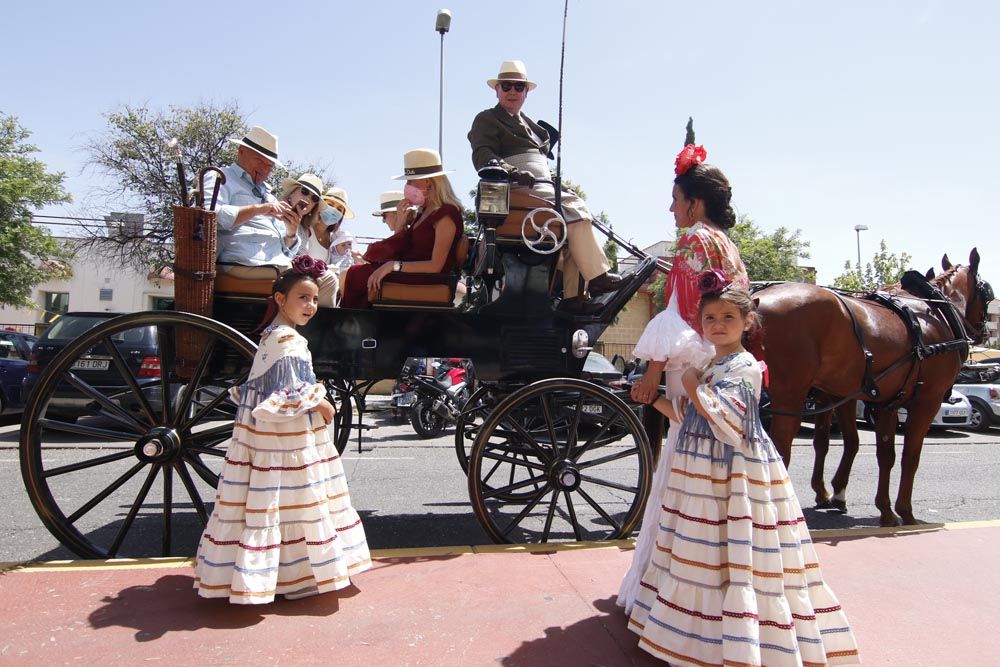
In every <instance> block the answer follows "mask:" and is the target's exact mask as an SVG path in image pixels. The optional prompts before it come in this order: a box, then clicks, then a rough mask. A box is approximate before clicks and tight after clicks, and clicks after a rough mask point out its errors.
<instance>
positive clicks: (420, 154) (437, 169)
mask: <svg viewBox="0 0 1000 667" xmlns="http://www.w3.org/2000/svg"><path fill="white" fill-rule="evenodd" d="M453 173H455V172H454V170H452V171H445V170H444V167H442V166H441V154H440V153H438V152H437V151H436V150H434V149H432V148H416V149H414V150H412V151H406V153H404V154H403V173H402V174H400V175H399V176H393V177H392V178H393V180H396V181H403V180H406V181H412V180H414V179H417V178H432V177H434V176H441V175H443V174H453Z"/></svg>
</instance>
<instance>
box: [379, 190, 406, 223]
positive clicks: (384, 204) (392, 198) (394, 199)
mask: <svg viewBox="0 0 1000 667" xmlns="http://www.w3.org/2000/svg"><path fill="white" fill-rule="evenodd" d="M401 201H403V191H402V190H386V191H385V192H383V193H382V194H380V195H379V196H378V205H379V206H380V207H381V210H378V211H375V212H374V213H372V215H374V216H375V217H381V216H383V215H385V214H386V213H395V212H396V206H398V205H399V202H401Z"/></svg>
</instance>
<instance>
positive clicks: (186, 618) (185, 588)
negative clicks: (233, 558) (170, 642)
mask: <svg viewBox="0 0 1000 667" xmlns="http://www.w3.org/2000/svg"><path fill="white" fill-rule="evenodd" d="M359 592H360V591H359V590H358V589H357V588H356V587H355V586H354V584H351V585H350V586H349V587H347V588H345V589H343V590H340V591H336V592H333V593H325V594H323V595H316V596H313V597H310V598H305V599H302V600H285V599H284V598H281V597H280V596H279V597H278V598H277V599H276V600H275V601H274V602H272V603H270V604H264V605H237V604H230V603H229V601H228V600H226V599H218V600H206V599H201V598H199V597H198V594H197V593H196V592H195V590H194V578H193V577H192V576H191V575H187V574H168V575H164V576H162V577H160V578H159V579H157V580H156V582H155V583H153V584H152V585H151V586H129V587H128V588H125V589H123V590H121V591H119V592H118V594H117V595H115V596H114V597H110V596H109V597H105V598H104V599H103V600H102V602H103V603H104V604H103V606H101V607H99V608H98V609H95V610H94V611H93V612H91V614H90V615H89V616H88V618H87V620H88V621H89V623H90V626H91V627H92V628H94V629H96V630H100V629H102V628H108V627H114V626H118V627H123V628H132V629H133V630H135V640H136V641H137V642H149V641H155V640H157V639H160V638H161V637H163V636H164V635H166V634H167V633H170V632H191V631H194V630H201V629H204V628H210V629H213V630H233V629H238V628H248V627H251V626H254V625H257V624H258V623H260V622H261V621H263V620H264V619H266V618H267V617H268V616H313V617H323V616H330V615H332V614H335V613H336V612H337V611H338V610H339V609H340V599H341V598H350V597H353V596H355V595H357V594H358V593H359Z"/></svg>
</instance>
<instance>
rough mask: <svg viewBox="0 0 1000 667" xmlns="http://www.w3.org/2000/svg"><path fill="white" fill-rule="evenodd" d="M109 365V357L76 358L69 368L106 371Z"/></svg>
mask: <svg viewBox="0 0 1000 667" xmlns="http://www.w3.org/2000/svg"><path fill="white" fill-rule="evenodd" d="M110 367H111V360H110V359H77V360H76V362H74V364H73V365H72V366H71V367H70V368H71V369H72V370H74V371H106V370H108V368H110Z"/></svg>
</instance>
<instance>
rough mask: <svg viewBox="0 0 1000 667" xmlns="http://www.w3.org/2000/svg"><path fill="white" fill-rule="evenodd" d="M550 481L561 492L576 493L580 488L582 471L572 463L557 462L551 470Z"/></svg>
mask: <svg viewBox="0 0 1000 667" xmlns="http://www.w3.org/2000/svg"><path fill="white" fill-rule="evenodd" d="M549 479H550V480H552V483H553V484H554V485H555V487H556V488H557V489H559V490H560V491H575V490H576V489H577V488H578V487H579V486H580V470H579V469H578V468H577V467H576V464H575V463H573V462H572V461H569V460H566V459H563V460H562V461H556V462H555V463H553V464H552V467H551V468H549Z"/></svg>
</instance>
